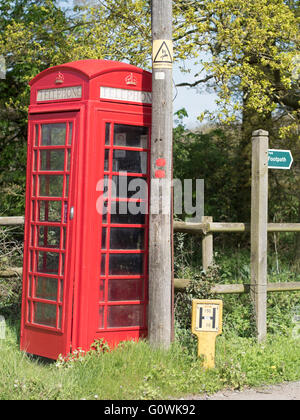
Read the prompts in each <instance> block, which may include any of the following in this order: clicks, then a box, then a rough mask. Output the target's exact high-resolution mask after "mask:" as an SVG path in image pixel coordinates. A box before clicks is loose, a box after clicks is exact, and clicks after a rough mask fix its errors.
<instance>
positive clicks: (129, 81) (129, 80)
mask: <svg viewBox="0 0 300 420" xmlns="http://www.w3.org/2000/svg"><path fill="white" fill-rule="evenodd" d="M125 82H126V85H132V86H136V84H137V81H136V78H135V77H134V75H133V74H132V73H130V74H129V75H128V76H127V77H126V78H125Z"/></svg>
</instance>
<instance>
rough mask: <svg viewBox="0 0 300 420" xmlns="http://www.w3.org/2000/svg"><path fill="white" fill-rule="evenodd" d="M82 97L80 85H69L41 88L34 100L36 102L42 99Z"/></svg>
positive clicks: (54, 99)
mask: <svg viewBox="0 0 300 420" xmlns="http://www.w3.org/2000/svg"><path fill="white" fill-rule="evenodd" d="M81 97H82V87H81V86H69V87H63V88H55V89H41V90H38V92H37V98H36V100H37V101H38V102H44V101H59V100H62V99H80V98H81Z"/></svg>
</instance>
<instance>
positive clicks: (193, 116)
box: [173, 61, 217, 129]
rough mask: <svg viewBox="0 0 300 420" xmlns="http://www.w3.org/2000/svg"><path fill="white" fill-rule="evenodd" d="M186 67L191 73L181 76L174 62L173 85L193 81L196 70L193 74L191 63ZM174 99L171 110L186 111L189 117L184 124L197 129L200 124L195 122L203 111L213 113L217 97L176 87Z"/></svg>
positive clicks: (191, 89)
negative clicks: (183, 109)
mask: <svg viewBox="0 0 300 420" xmlns="http://www.w3.org/2000/svg"><path fill="white" fill-rule="evenodd" d="M186 67H187V68H190V69H191V70H192V71H191V73H189V74H188V73H186V74H182V73H181V71H180V70H179V64H177V63H176V62H175V63H174V68H173V81H174V83H175V85H176V84H177V83H182V82H194V81H195V80H194V78H193V73H196V70H195V72H193V63H192V61H187V62H186ZM174 97H175V99H174V101H173V110H174V112H176V111H178V110H179V109H181V108H185V109H186V110H187V113H188V115H189V117H188V118H186V119H185V120H184V123H185V125H186V127H187V128H189V129H192V128H197V127H199V126H200V125H201V123H200V122H199V121H198V120H197V117H198V116H199V115H200V114H201V113H202V112H204V111H205V110H209V111H214V110H215V109H216V103H215V100H216V98H217V96H216V95H215V94H209V93H199V92H197V90H196V89H195V88H188V87H178V88H177V89H174ZM204 122H205V120H204Z"/></svg>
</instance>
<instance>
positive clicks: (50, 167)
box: [21, 60, 152, 359]
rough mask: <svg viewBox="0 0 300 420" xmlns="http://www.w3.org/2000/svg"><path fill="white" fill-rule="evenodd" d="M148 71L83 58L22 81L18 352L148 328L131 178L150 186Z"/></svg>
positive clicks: (54, 350) (143, 234)
mask: <svg viewBox="0 0 300 420" xmlns="http://www.w3.org/2000/svg"><path fill="white" fill-rule="evenodd" d="M151 79H152V78H151V74H150V73H149V72H146V71H144V70H141V69H139V68H137V67H134V66H132V65H129V64H124V63H118V62H113V61H106V60H84V61H77V62H73V63H67V64H64V65H61V66H56V67H52V68H49V69H47V70H45V71H43V72H42V73H40V74H39V75H38V76H36V77H35V78H34V79H33V80H32V81H31V82H30V85H31V100H30V107H29V127H28V130H29V131H28V164H27V185H26V212H25V240H24V246H25V248H24V266H23V299H22V321H21V349H22V350H24V351H26V352H28V353H32V354H36V355H40V356H44V357H48V358H53V359H56V358H57V357H58V355H59V354H63V355H66V354H68V353H70V352H71V351H72V350H74V349H76V348H81V349H83V350H88V349H89V348H90V345H91V344H92V343H93V342H94V341H95V340H96V339H100V338H103V339H104V340H105V341H106V342H107V343H108V344H109V345H110V346H111V347H113V346H115V345H116V344H117V343H118V342H120V341H123V340H131V339H134V340H136V339H138V338H139V337H143V336H146V335H147V301H148V281H147V275H148V272H147V270H148V268H147V266H148V253H147V250H148V211H147V210H148V200H149V194H148V189H147V188H142V187H141V186H143V185H146V186H147V185H149V169H150V127H151ZM124 186H125V189H124ZM121 187H122V188H121ZM126 190H127V192H126ZM130 205H131V206H132V208H133V211H130V208H129V207H130Z"/></svg>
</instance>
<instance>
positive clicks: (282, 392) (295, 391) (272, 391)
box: [189, 381, 300, 401]
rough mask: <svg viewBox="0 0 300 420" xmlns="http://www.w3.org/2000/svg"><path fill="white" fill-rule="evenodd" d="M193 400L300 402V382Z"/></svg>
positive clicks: (229, 392) (230, 392)
mask: <svg viewBox="0 0 300 420" xmlns="http://www.w3.org/2000/svg"><path fill="white" fill-rule="evenodd" d="M189 399H192V400H276V401H277V400H298V401H300V381H299V382H288V383H283V384H280V385H272V386H264V387H260V388H255V389H254V388H251V389H246V390H244V391H230V390H228V391H220V392H217V393H216V394H213V395H206V396H199V397H197V396H192V397H190V398H189Z"/></svg>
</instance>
